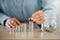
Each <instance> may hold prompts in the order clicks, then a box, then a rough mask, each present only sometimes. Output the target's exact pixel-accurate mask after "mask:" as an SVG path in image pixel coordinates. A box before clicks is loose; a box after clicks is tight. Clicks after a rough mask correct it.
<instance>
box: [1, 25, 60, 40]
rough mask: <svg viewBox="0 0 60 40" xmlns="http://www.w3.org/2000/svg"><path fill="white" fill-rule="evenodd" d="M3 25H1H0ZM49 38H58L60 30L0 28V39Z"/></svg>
mask: <svg viewBox="0 0 60 40" xmlns="http://www.w3.org/2000/svg"><path fill="white" fill-rule="evenodd" d="M0 27H3V26H0ZM18 39H19V40H40V39H41V40H48V39H49V40H50V39H52V40H53V39H54V40H57V39H60V32H58V30H56V31H54V32H40V31H36V32H5V31H3V32H2V31H1V28H0V40H18Z"/></svg>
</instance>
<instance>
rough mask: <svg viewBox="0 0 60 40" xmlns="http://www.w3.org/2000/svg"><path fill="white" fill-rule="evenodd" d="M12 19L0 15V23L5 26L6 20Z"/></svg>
mask: <svg viewBox="0 0 60 40" xmlns="http://www.w3.org/2000/svg"><path fill="white" fill-rule="evenodd" d="M8 18H10V17H9V16H6V15H4V14H3V13H0V23H1V24H2V25H4V21H5V20H6V19H8Z"/></svg>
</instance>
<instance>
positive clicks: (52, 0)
mask: <svg viewBox="0 0 60 40" xmlns="http://www.w3.org/2000/svg"><path fill="white" fill-rule="evenodd" d="M57 1H58V0H42V7H43V12H44V13H45V15H46V16H47V17H48V19H46V20H47V23H49V24H51V23H52V24H51V25H53V24H54V25H55V26H56V23H57V13H58V2H57ZM51 18H52V19H51ZM56 27H57V26H56ZM56 27H55V28H56Z"/></svg>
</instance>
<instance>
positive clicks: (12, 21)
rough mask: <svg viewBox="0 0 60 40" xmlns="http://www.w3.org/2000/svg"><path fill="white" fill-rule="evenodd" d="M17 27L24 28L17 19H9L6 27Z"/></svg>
mask: <svg viewBox="0 0 60 40" xmlns="http://www.w3.org/2000/svg"><path fill="white" fill-rule="evenodd" d="M17 25H18V26H22V24H21V23H20V22H19V21H18V20H17V19H16V18H9V19H8V20H7V21H6V23H5V26H7V27H10V28H12V27H13V28H15V27H16V26H17Z"/></svg>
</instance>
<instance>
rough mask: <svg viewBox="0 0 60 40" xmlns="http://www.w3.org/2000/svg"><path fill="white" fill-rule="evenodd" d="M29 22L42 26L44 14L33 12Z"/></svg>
mask: <svg viewBox="0 0 60 40" xmlns="http://www.w3.org/2000/svg"><path fill="white" fill-rule="evenodd" d="M29 20H32V21H33V22H35V23H37V24H42V23H44V21H45V20H44V13H43V11H40V10H39V11H37V12H35V13H34V14H33V15H32V16H31V17H30V18H29Z"/></svg>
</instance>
